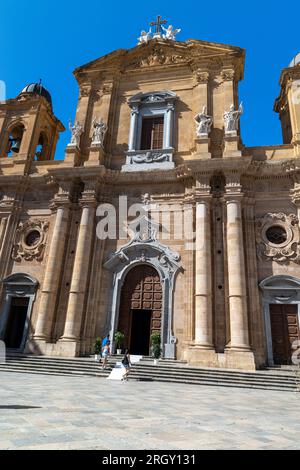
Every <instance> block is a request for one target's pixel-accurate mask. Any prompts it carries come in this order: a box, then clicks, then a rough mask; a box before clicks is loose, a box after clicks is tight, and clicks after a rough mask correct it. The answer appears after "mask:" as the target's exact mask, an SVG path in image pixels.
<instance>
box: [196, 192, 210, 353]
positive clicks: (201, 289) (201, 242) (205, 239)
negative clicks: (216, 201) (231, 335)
mask: <svg viewBox="0 0 300 470" xmlns="http://www.w3.org/2000/svg"><path fill="white" fill-rule="evenodd" d="M210 204H211V197H210V196H208V195H206V196H203V197H202V200H198V201H197V202H196V253H195V256H196V286H195V345H196V346H198V347H201V348H204V349H212V348H213V326H212V325H213V319H212V298H211V296H212V282H211V233H210Z"/></svg>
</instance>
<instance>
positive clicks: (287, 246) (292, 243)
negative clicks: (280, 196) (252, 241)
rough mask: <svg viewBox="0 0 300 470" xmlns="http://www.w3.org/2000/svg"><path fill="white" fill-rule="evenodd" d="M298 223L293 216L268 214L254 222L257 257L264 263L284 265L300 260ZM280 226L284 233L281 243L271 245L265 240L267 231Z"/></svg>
mask: <svg viewBox="0 0 300 470" xmlns="http://www.w3.org/2000/svg"><path fill="white" fill-rule="evenodd" d="M298 224H299V221H298V217H297V216H296V215H295V214H289V215H287V214H284V213H283V212H279V213H276V214H274V213H268V214H265V215H264V216H263V217H260V218H258V219H257V220H256V242H257V256H258V258H260V259H262V260H266V261H277V262H279V263H284V262H288V261H296V262H299V260H300V234H299V226H298ZM273 226H280V227H282V228H283V229H284V230H285V232H286V240H285V241H284V242H283V243H279V244H278V243H272V242H271V241H270V240H268V238H267V230H268V229H269V228H270V227H273Z"/></svg>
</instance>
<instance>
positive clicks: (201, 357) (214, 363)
mask: <svg viewBox="0 0 300 470" xmlns="http://www.w3.org/2000/svg"><path fill="white" fill-rule="evenodd" d="M185 359H186V360H187V361H188V363H189V364H191V365H197V366H204V367H219V366H218V357H217V353H216V351H215V350H214V349H213V348H211V349H208V348H205V347H204V348H203V347H202V345H200V346H198V345H192V346H190V347H189V348H188V350H187V351H186V354H185Z"/></svg>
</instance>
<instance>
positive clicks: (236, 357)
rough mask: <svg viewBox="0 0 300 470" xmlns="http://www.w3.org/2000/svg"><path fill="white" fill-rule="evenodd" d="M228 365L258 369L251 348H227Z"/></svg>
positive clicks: (233, 367)
mask: <svg viewBox="0 0 300 470" xmlns="http://www.w3.org/2000/svg"><path fill="white" fill-rule="evenodd" d="M224 354H225V357H226V367H228V368H229V369H244V370H256V365H255V357H254V354H253V352H252V351H250V350H249V349H244V350H241V349H235V348H230V349H227V350H225V353H224Z"/></svg>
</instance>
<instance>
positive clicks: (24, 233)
mask: <svg viewBox="0 0 300 470" xmlns="http://www.w3.org/2000/svg"><path fill="white" fill-rule="evenodd" d="M48 228H49V222H46V221H44V220H28V221H26V222H20V224H19V226H18V228H17V230H16V236H15V243H14V246H13V249H12V255H11V257H12V259H13V260H15V261H22V259H24V260H26V261H32V260H34V259H35V260H37V261H41V260H42V259H43V255H44V250H45V246H46V240H47V232H48Z"/></svg>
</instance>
